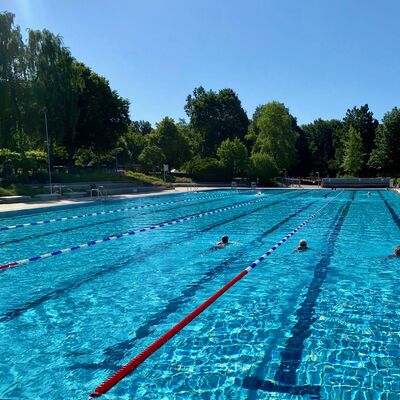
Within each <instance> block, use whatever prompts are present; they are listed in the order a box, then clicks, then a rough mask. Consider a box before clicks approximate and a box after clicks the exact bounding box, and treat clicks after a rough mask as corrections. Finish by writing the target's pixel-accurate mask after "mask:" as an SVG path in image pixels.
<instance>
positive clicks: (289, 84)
mask: <svg viewBox="0 0 400 400" xmlns="http://www.w3.org/2000/svg"><path fill="white" fill-rule="evenodd" d="M0 10H2V11H4V10H8V11H11V12H13V13H15V14H16V22H17V24H19V25H20V26H21V28H22V29H23V30H25V29H26V28H33V29H42V28H47V29H49V30H50V31H52V32H53V33H56V34H60V35H61V36H62V37H63V38H64V43H65V45H66V46H68V47H69V48H70V50H71V52H72V55H73V56H74V57H75V58H77V59H78V60H79V61H82V62H84V63H85V64H87V65H88V66H90V67H91V68H92V69H93V70H94V71H95V72H97V73H99V74H101V75H104V76H105V77H106V78H107V79H109V81H110V84H111V86H112V88H113V89H116V90H117V91H118V92H119V93H120V95H121V96H123V97H126V98H128V99H129V100H130V101H131V118H132V119H135V120H136V119H145V120H149V121H150V122H152V123H155V122H157V121H159V120H160V119H161V118H163V117H164V116H166V115H168V116H171V117H173V118H175V119H176V118H180V117H186V115H185V112H184V109H183V107H184V104H185V99H186V96H187V95H188V94H189V93H191V92H192V91H193V89H194V87H196V86H199V85H202V86H204V87H205V88H206V89H214V90H219V89H222V88H225V87H230V88H233V89H234V90H235V91H236V92H237V93H238V95H239V98H240V99H241V101H242V104H243V107H244V108H245V110H246V111H247V113H248V115H249V117H251V115H252V113H253V112H254V109H255V107H256V106H257V105H259V104H262V103H266V102H268V101H271V100H278V101H281V102H284V103H285V104H286V106H287V107H289V109H290V111H291V113H292V114H293V115H294V116H296V117H297V119H298V121H299V123H307V122H311V121H313V120H314V119H316V118H318V117H321V118H324V119H328V118H342V117H343V116H344V114H345V112H346V109H347V108H351V107H353V106H355V105H357V106H359V105H362V104H365V103H368V104H369V106H370V108H371V109H372V111H373V112H374V114H375V116H376V117H377V118H378V119H381V118H382V116H383V114H384V113H385V112H386V111H389V110H390V109H392V107H394V106H400V51H399V50H400V47H399V44H400V23H399V20H400V1H398V0H392V1H389V0H381V1H376V0H334V1H333V0H332V1H330V0H246V1H245V0H243V1H237V0H201V1H196V0H168V1H167V0H137V1H133V0H114V1H112V0H79V1H78V0H64V1H61V0H60V1H58V0H0Z"/></svg>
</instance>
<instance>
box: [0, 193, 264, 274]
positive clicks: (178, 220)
mask: <svg viewBox="0 0 400 400" xmlns="http://www.w3.org/2000/svg"><path fill="white" fill-rule="evenodd" d="M265 199H268V198H267V197H265V198H264V199H259V200H249V201H246V202H244V203H238V204H235V205H233V206H227V207H221V208H216V209H214V210H211V211H203V212H201V213H198V214H192V215H187V216H185V217H179V218H175V219H171V220H169V221H166V222H162V223H160V224H156V225H151V226H147V227H144V228H138V229H134V230H129V231H127V232H124V233H120V234H118V235H112V236H107V237H105V238H103V239H98V240H91V241H90V242H87V243H84V244H80V245H78V246H72V247H67V248H66V249H62V250H56V251H53V252H51V253H46V254H42V255H40V256H35V257H30V258H26V259H24V260H19V261H13V262H10V263H7V264H3V265H0V270H5V269H10V268H13V267H17V266H18V265H22V264H28V263H30V262H33V261H38V260H42V259H44V258H49V257H54V256H58V255H60V254H64V253H68V252H70V251H75V250H78V249H83V248H86V247H90V246H94V245H96V244H99V243H104V242H108V241H111V240H116V239H121V238H122V237H126V236H129V235H136V234H138V233H142V232H148V231H151V230H153V229H159V228H162V227H164V226H168V225H174V224H178V223H181V222H184V221H190V220H193V219H197V218H202V217H205V216H207V215H212V214H217V213H220V212H224V211H227V210H232V209H234V208H239V207H244V206H247V205H249V204H255V203H259V202H260V201H263V200H265Z"/></svg>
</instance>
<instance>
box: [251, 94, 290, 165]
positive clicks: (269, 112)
mask: <svg viewBox="0 0 400 400" xmlns="http://www.w3.org/2000/svg"><path fill="white" fill-rule="evenodd" d="M293 120H294V118H293V117H292V116H291V115H290V113H289V110H288V109H287V108H286V107H285V106H284V104H282V103H278V102H276V101H273V102H271V103H268V104H265V105H264V106H262V107H261V108H259V109H258V110H257V111H256V113H255V115H254V116H253V121H252V131H253V133H254V138H255V143H254V147H253V154H255V153H263V154H267V155H268V156H269V158H270V159H271V160H272V162H273V164H274V165H275V166H276V168H277V169H278V171H280V172H283V171H285V170H287V169H288V168H290V167H291V166H292V165H293V164H294V163H295V162H296V148H295V144H296V141H297V138H298V134H297V132H296V130H295V129H294V121H293ZM257 158H258V157H257ZM265 159H266V158H265Z"/></svg>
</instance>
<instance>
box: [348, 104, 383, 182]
mask: <svg viewBox="0 0 400 400" xmlns="http://www.w3.org/2000/svg"><path fill="white" fill-rule="evenodd" d="M343 122H344V124H345V131H346V132H347V131H348V130H349V128H350V126H352V127H353V128H354V129H355V130H356V131H357V132H359V134H360V136H361V140H362V147H363V153H364V155H363V160H362V165H361V170H360V173H361V175H366V176H369V175H371V174H372V170H371V168H370V167H369V166H368V160H369V156H370V153H371V151H372V149H373V147H374V143H375V134H376V129H377V127H378V125H379V123H378V121H377V120H376V119H375V118H374V115H373V113H372V111H370V110H369V107H368V104H365V105H363V106H361V107H359V108H357V107H353V108H352V109H351V110H347V112H346V116H345V117H344V118H343Z"/></svg>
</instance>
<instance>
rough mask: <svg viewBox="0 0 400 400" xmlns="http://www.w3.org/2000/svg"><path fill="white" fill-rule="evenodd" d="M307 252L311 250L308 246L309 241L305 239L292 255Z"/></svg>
mask: <svg viewBox="0 0 400 400" xmlns="http://www.w3.org/2000/svg"><path fill="white" fill-rule="evenodd" d="M306 250H310V248H309V247H308V246H307V241H306V240H305V239H301V240H300V242H299V245H298V246H297V247H296V248H295V249H294V250H293V251H292V253H297V252H301V251H306Z"/></svg>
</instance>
